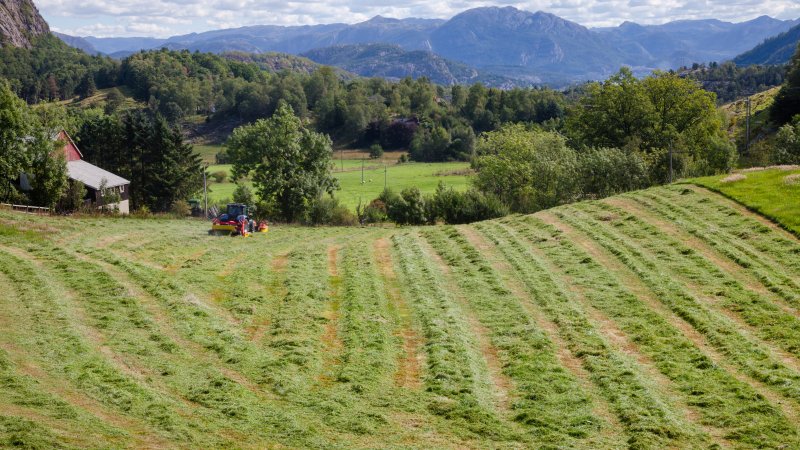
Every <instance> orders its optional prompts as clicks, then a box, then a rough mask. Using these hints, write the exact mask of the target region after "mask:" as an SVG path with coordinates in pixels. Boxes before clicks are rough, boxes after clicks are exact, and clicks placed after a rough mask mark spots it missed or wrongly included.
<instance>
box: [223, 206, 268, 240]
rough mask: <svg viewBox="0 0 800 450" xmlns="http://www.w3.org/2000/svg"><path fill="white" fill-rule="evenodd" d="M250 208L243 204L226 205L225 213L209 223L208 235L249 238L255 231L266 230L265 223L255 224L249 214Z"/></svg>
mask: <svg viewBox="0 0 800 450" xmlns="http://www.w3.org/2000/svg"><path fill="white" fill-rule="evenodd" d="M251 213H252V207H250V206H248V205H245V204H243V203H228V207H227V208H226V210H225V212H224V213H222V214H220V215H219V216H217V217H215V218H214V219H213V220H212V221H211V229H210V230H209V231H208V234H229V235H232V236H249V235H250V233H253V232H255V231H259V232H265V231H267V230H268V227H267V224H266V222H260V223H256V222H255V220H253V218H252V217H250V214H251Z"/></svg>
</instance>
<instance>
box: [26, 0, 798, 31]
mask: <svg viewBox="0 0 800 450" xmlns="http://www.w3.org/2000/svg"><path fill="white" fill-rule="evenodd" d="M34 1H35V3H36V5H37V6H38V7H39V10H40V12H41V13H42V15H43V16H44V17H45V19H47V21H48V22H49V23H50V26H51V27H52V28H53V29H54V30H56V31H60V32H63V33H68V34H73V35H79V36H89V35H91V36H98V37H108V36H152V37H167V36H172V35H176V34H185V33H191V32H199V31H206V30H213V29H219V28H231V27H239V26H245V25H311V24H319V23H333V22H345V23H356V22H361V21H364V20H367V19H369V18H370V17H373V16H376V15H379V14H380V15H383V16H386V17H394V18H405V17H425V18H441V19H447V18H450V17H452V16H453V15H455V14H458V13H459V12H461V11H463V10H466V9H469V8H475V7H478V6H515V7H517V8H520V9H524V10H528V11H539V10H542V11H547V12H550V13H553V14H556V15H559V16H561V17H564V18H565V19H569V20H572V21H575V22H578V23H580V24H582V25H585V26H589V27H594V26H614V25H619V24H620V23H621V22H623V21H626V20H630V21H634V22H638V23H641V24H659V23H664V22H668V21H671V20H678V19H707V18H716V19H721V20H726V21H731V22H741V21H744V20H749V19H753V18H755V17H758V16H761V15H768V16H772V17H776V18H780V19H797V18H798V17H800V1H798V0H700V1H685V0H549V1H537V0H533V1H527V2H511V1H502V0H501V1H499V2H486V1H480V0H474V1H473V0H441V1H436V0H433V1H431V0H404V1H402V2H400V1H396V0H395V1H394V2H387V1H385V0H328V1H320V0H288V1H286V0H146V1H142V0H34Z"/></svg>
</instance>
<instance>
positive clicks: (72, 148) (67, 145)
mask: <svg viewBox="0 0 800 450" xmlns="http://www.w3.org/2000/svg"><path fill="white" fill-rule="evenodd" d="M56 139H57V140H59V141H61V142H63V143H64V156H66V157H67V162H69V161H80V160H81V159H83V154H82V153H81V151H80V150H78V146H77V145H75V143H74V142H72V138H71V137H69V135H68V134H67V132H66V131H64V130H61V131H59V132H58V134H57V135H56Z"/></svg>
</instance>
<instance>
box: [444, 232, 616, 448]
mask: <svg viewBox="0 0 800 450" xmlns="http://www.w3.org/2000/svg"><path fill="white" fill-rule="evenodd" d="M457 228H458V230H459V231H460V232H461V234H462V235H463V236H464V237H465V238H466V239H467V240H468V241H469V243H470V244H472V246H473V247H475V248H476V249H478V250H480V252H481V254H482V255H484V257H486V259H487V261H489V262H490V263H491V265H492V266H493V267H495V268H496V269H497V270H498V272H499V273H500V274H501V275H503V277H502V279H503V281H504V286H505V287H506V288H508V289H509V290H510V291H511V293H512V294H513V295H514V296H515V297H516V298H517V299H518V300H519V302H520V305H522V307H523V309H525V312H526V313H527V314H528V315H529V316H530V317H531V318H532V319H533V321H534V322H535V323H536V325H537V326H538V327H539V328H540V329H542V330H543V331H544V332H545V334H546V335H547V337H548V339H550V341H551V342H552V343H553V344H554V347H555V350H556V352H555V354H556V357H557V358H558V361H559V362H560V363H561V365H562V366H564V367H566V368H567V370H569V371H570V372H571V373H572V374H573V376H575V378H576V379H577V380H578V384H579V385H580V386H581V388H583V390H584V392H586V393H587V394H588V395H589V398H590V399H591V400H592V408H593V413H594V415H595V416H597V417H599V418H601V419H602V420H604V421H605V424H604V426H603V431H602V433H601V437H602V438H604V439H606V440H608V441H609V442H622V441H623V440H622V438H621V436H622V433H621V430H622V429H623V425H622V424H621V423H620V421H619V418H618V417H617V415H616V414H614V413H613V412H611V406H610V405H609V404H608V402H607V401H606V400H605V398H603V397H602V396H601V395H600V394H599V393H598V392H597V389H596V387H595V386H594V384H593V383H592V381H591V375H590V374H589V372H588V371H587V370H586V369H585V368H584V367H583V362H582V361H581V359H580V358H578V357H576V356H575V355H573V354H572V352H571V351H570V350H569V347H568V346H567V343H566V342H565V341H564V340H563V339H562V338H561V335H560V334H559V330H558V325H556V324H555V323H554V322H552V321H550V320H548V319H547V318H546V317H545V316H544V314H543V313H542V312H541V311H539V309H538V308H537V307H536V306H535V305H534V304H533V302H532V301H531V300H530V294H529V293H528V291H527V289H526V288H525V287H524V286H523V284H522V282H521V281H520V279H519V278H518V277H517V276H514V275H511V274H513V273H515V270H514V268H513V267H511V265H510V264H509V263H508V261H506V259H505V258H504V257H503V256H502V255H501V254H500V252H499V250H498V249H497V248H496V247H495V246H494V245H493V244H491V243H489V242H488V241H487V240H486V239H485V238H484V237H483V235H481V234H480V233H479V232H478V231H476V230H475V229H474V228H472V227H471V226H467V225H464V226H459V227H457Z"/></svg>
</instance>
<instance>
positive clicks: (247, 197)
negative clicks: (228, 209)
mask: <svg viewBox="0 0 800 450" xmlns="http://www.w3.org/2000/svg"><path fill="white" fill-rule="evenodd" d="M233 202H234V203H244V204H245V205H254V203H255V201H254V200H253V191H251V190H250V188H249V187H247V186H246V185H244V184H237V185H236V189H235V190H234V191H233Z"/></svg>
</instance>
